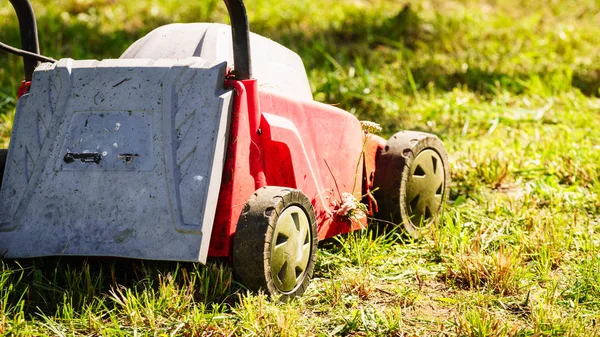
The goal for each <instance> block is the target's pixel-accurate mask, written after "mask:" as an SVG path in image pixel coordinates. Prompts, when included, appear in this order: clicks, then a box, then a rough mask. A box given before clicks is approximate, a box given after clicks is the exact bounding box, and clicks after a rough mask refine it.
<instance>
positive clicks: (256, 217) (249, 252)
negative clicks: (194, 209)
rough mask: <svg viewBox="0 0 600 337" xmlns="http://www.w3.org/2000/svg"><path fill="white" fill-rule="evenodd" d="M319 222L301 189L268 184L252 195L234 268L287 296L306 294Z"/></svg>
mask: <svg viewBox="0 0 600 337" xmlns="http://www.w3.org/2000/svg"><path fill="white" fill-rule="evenodd" d="M317 241H318V238H317V223H316V220H315V212H314V209H313V207H312V204H311V203H310V200H309V199H308V198H307V197H306V196H305V195H304V194H303V193H302V192H301V191H299V190H295V189H291V188H284V187H274V186H267V187H263V188H261V189H259V190H257V191H256V192H254V194H253V195H252V197H251V198H250V200H248V202H247V203H246V205H245V206H244V210H243V211H242V214H241V215H240V219H239V221H238V224H237V230H236V232H235V236H234V241H233V271H234V274H235V276H236V278H237V279H238V280H239V281H240V282H241V283H242V284H244V285H245V286H246V287H248V288H249V289H251V290H255V291H258V290H264V291H265V292H266V293H268V294H270V295H273V296H279V295H280V296H281V297H280V298H281V299H282V300H287V299H289V298H293V297H295V296H299V295H302V293H304V291H305V290H306V288H307V287H308V284H309V282H310V278H311V277H312V273H313V269H314V266H315V258H316V253H317Z"/></svg>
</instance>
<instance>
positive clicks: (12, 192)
mask: <svg viewBox="0 0 600 337" xmlns="http://www.w3.org/2000/svg"><path fill="white" fill-rule="evenodd" d="M10 2H11V3H12V5H13V7H14V8H15V10H16V12H17V16H18V19H19V24H20V29H21V40H22V41H21V42H22V48H23V49H17V48H13V47H10V46H7V45H6V44H0V48H1V49H5V50H8V51H10V52H13V53H15V54H18V55H20V56H22V57H23V60H24V65H25V66H24V69H25V81H24V82H23V84H22V85H21V88H20V90H19V96H20V97H19V100H18V103H17V107H16V115H15V119H14V125H13V132H12V135H11V139H10V146H9V148H8V150H1V153H0V154H1V156H0V166H1V167H2V172H1V173H2V175H3V176H2V185H1V189H0V254H2V255H3V256H4V258H29V257H40V256H52V255H78V256H114V257H125V258H136V259H149V260H173V261H193V262H200V263H206V260H207V258H208V257H215V258H226V259H229V260H230V261H231V262H232V264H233V271H234V275H235V277H236V278H237V280H238V281H240V282H241V283H242V284H244V285H245V286H246V287H248V288H249V289H252V290H259V289H262V290H264V291H266V292H267V293H268V294H271V295H275V296H281V298H282V299H288V298H291V297H294V296H298V295H301V294H302V293H303V292H304V291H305V289H306V287H307V286H308V284H309V282H310V278H311V277H312V273H313V269H314V265H315V258H316V252H317V242H318V240H323V239H326V238H329V237H332V236H335V235H338V234H342V233H346V232H349V231H351V230H356V229H360V228H364V227H365V226H366V225H367V220H366V218H365V217H362V218H360V219H351V218H349V217H347V216H340V215H339V214H338V212H336V207H338V208H339V205H340V204H341V198H342V195H345V196H348V195H349V194H345V193H350V194H351V195H353V196H354V197H355V198H357V199H358V200H361V196H365V195H370V191H375V197H376V199H377V200H378V201H379V209H377V206H376V205H377V204H376V203H375V202H367V203H368V204H369V208H370V209H369V213H370V214H373V215H375V217H377V218H380V219H383V220H386V221H389V222H393V223H396V224H400V225H401V226H404V228H405V229H406V230H407V231H408V232H409V233H410V234H412V235H417V234H418V232H419V230H420V228H421V227H423V226H426V225H427V224H428V223H430V222H431V221H432V219H434V218H435V217H436V215H437V214H438V213H439V211H440V209H441V207H442V202H443V200H444V199H445V196H446V194H447V191H448V183H449V165H448V159H447V154H446V151H445V149H444V146H443V144H442V142H441V141H440V140H439V139H438V138H437V137H436V136H434V135H431V134H427V133H422V132H414V131H403V132H398V133H396V134H395V135H394V136H392V137H391V138H390V139H389V140H388V141H387V142H386V141H385V140H384V139H383V138H381V137H379V136H376V135H373V134H369V133H367V132H365V131H363V130H362V128H361V123H360V122H359V121H358V119H356V117H354V116H353V115H351V114H350V113H348V112H346V111H343V110H340V109H338V108H335V107H332V106H330V105H326V104H322V103H318V102H315V101H313V98H312V94H311V90H310V86H309V83H308V78H307V76H306V72H305V70H304V66H303V64H302V60H301V59H300V58H299V56H298V55H296V54H295V53H293V52H292V51H290V50H288V49H287V48H285V47H283V46H281V45H279V44H277V43H275V42H273V41H271V40H269V39H266V38H264V37H261V36H259V35H256V34H253V33H250V32H249V28H248V18H247V15H246V9H245V7H244V4H243V2H242V0H225V4H226V5H227V9H228V12H229V16H230V19H231V27H230V26H227V25H223V24H215V23H191V24H170V25H166V26H163V27H160V28H157V29H156V30H154V31H152V32H150V33H149V34H148V35H146V36H145V37H143V38H141V39H140V40H138V41H137V42H135V43H134V44H133V45H131V46H130V47H129V48H128V49H127V50H126V51H125V52H124V53H123V55H121V57H120V58H119V59H108V60H102V61H96V60H82V61H78V60H72V59H69V58H66V59H61V60H58V61H56V60H53V59H51V58H48V57H44V56H41V55H40V51H39V46H38V38H37V28H36V21H35V16H34V14H33V10H32V7H31V4H30V3H29V1H28V0H10ZM251 46H252V50H251V48H250V47H251ZM251 60H252V61H253V62H251ZM253 71H254V72H253ZM357 163H359V164H360V166H359V168H361V169H359V170H357V169H356V167H357V166H356V165H357ZM361 181H362V184H361V183H360V182H361ZM356 182H359V183H358V184H357V183H356ZM355 185H361V186H355ZM365 199H370V198H365ZM370 201H372V200H370ZM336 205H337V206H336Z"/></svg>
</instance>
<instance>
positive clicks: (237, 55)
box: [5, 0, 252, 81]
mask: <svg viewBox="0 0 600 337" xmlns="http://www.w3.org/2000/svg"><path fill="white" fill-rule="evenodd" d="M9 1H10V3H11V4H12V5H13V7H14V8H15V12H16V13H17V18H18V20H19V29H20V30H21V45H22V48H23V50H25V51H26V52H29V53H32V54H37V55H39V53H40V45H39V41H38V32H37V23H36V20H35V14H34V13H33V8H32V7H31V3H30V2H29V0H9ZM224 1H225V5H226V6H227V11H228V13H229V19H230V21H231V35H232V38H233V63H234V65H235V67H234V70H233V75H234V76H235V78H236V79H238V80H247V79H250V78H252V62H251V59H250V28H249V25H248V14H247V13H246V6H245V5H244V1H243V0H224ZM5 49H6V48H5ZM13 49H14V48H13ZM7 50H8V49H7ZM19 55H21V56H23V63H24V68H25V80H27V81H31V77H32V76H33V70H34V69H35V67H36V66H37V65H38V63H39V61H38V60H39V58H38V57H35V56H32V55H30V54H28V53H21V54H19Z"/></svg>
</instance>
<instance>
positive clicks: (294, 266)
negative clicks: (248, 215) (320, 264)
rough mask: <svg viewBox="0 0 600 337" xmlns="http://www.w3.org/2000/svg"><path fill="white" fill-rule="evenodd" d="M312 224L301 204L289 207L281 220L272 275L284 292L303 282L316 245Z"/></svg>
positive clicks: (274, 238)
mask: <svg viewBox="0 0 600 337" xmlns="http://www.w3.org/2000/svg"><path fill="white" fill-rule="evenodd" d="M310 226H311V224H310V222H309V220H308V216H307V215H306V213H305V212H304V211H303V210H302V208H300V207H298V206H290V207H287V208H286V209H285V210H284V211H283V213H281V215H280V216H279V218H278V219H277V224H276V225H275V230H274V231H275V233H274V235H273V241H272V242H271V276H272V278H273V283H274V285H275V287H277V289H279V290H280V291H282V292H290V291H293V290H294V289H295V288H296V287H297V286H298V285H299V284H300V283H301V282H302V279H303V277H304V274H305V272H306V268H307V266H308V263H309V260H310V256H311V247H312V245H313V242H312V236H311V233H310Z"/></svg>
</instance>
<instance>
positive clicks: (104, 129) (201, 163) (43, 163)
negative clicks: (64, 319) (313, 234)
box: [0, 57, 232, 262]
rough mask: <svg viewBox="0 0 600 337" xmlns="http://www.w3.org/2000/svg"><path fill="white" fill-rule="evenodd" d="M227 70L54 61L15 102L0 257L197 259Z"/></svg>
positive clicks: (182, 63)
mask: <svg viewBox="0 0 600 337" xmlns="http://www.w3.org/2000/svg"><path fill="white" fill-rule="evenodd" d="M226 67H227V64H226V63H220V64H213V63H211V62H209V61H206V60H204V59H201V58H199V57H193V58H187V59H182V60H156V61H153V60H148V59H136V60H104V61H73V60H71V59H63V60H60V61H59V63H58V64H56V65H51V64H42V65H41V66H40V67H38V69H37V70H36V71H35V74H34V79H33V83H32V86H31V91H30V93H29V94H28V95H25V96H23V97H22V98H21V99H20V100H19V102H18V105H17V113H16V117H15V123H14V126H13V134H12V137H11V143H10V148H9V155H8V159H7V166H6V174H5V176H4V181H3V185H2V189H1V191H0V254H4V256H5V257H8V258H13V257H35V256H47V255H93V256H120V257H132V258H144V259H160V260H179V261H199V262H205V261H206V256H207V251H208V245H209V240H210V233H211V230H212V225H213V219H214V216H215V210H216V201H217V196H218V193H219V186H220V182H221V174H222V170H223V162H224V156H225V153H224V151H225V146H226V140H227V131H228V130H227V128H228V118H229V111H230V109H231V100H232V92H231V91H230V90H225V89H224V88H223V82H224V76H225V71H226Z"/></svg>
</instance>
